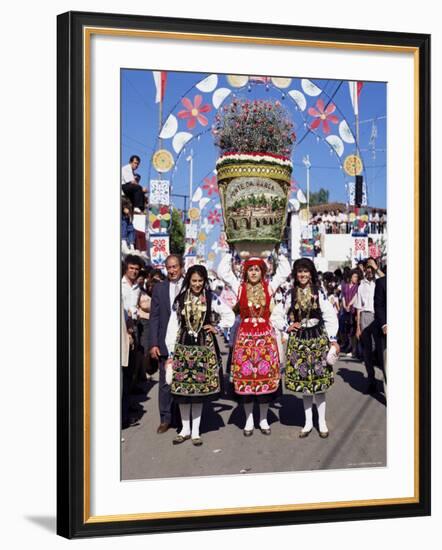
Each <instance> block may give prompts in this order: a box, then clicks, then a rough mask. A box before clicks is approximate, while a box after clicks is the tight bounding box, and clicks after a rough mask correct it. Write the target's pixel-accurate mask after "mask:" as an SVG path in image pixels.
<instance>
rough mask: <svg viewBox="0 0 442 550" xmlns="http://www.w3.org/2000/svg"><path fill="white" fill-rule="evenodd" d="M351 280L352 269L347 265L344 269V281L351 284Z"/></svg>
mask: <svg viewBox="0 0 442 550" xmlns="http://www.w3.org/2000/svg"><path fill="white" fill-rule="evenodd" d="M350 278H351V269H350V268H349V267H348V265H346V266H345V267H344V271H343V273H342V279H343V280H344V281H345V282H346V283H349V282H350Z"/></svg>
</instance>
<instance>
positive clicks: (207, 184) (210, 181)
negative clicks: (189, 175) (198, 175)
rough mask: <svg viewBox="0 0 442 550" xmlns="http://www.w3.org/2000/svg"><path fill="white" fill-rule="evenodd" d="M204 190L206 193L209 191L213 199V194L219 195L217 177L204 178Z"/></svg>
mask: <svg viewBox="0 0 442 550" xmlns="http://www.w3.org/2000/svg"><path fill="white" fill-rule="evenodd" d="M202 188H203V189H204V191H207V194H208V195H209V197H211V196H212V195H213V194H217V195H218V193H219V191H218V182H217V180H216V176H212V177H211V178H204V185H203V186H202Z"/></svg>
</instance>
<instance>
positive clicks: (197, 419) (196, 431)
mask: <svg viewBox="0 0 442 550" xmlns="http://www.w3.org/2000/svg"><path fill="white" fill-rule="evenodd" d="M202 410H203V404H202V403H192V439H196V438H197V437H199V436H200V424H201V412H202Z"/></svg>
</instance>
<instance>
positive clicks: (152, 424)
mask: <svg viewBox="0 0 442 550" xmlns="http://www.w3.org/2000/svg"><path fill="white" fill-rule="evenodd" d="M226 358H227V353H226V350H225V349H223V359H224V362H225V361H226ZM335 373H336V377H335V383H334V385H333V387H332V388H331V389H330V391H329V392H328V393H327V415H326V418H327V425H328V429H329V432H330V436H329V437H328V438H327V439H321V438H320V437H319V434H318V432H317V429H314V430H313V431H312V432H311V434H310V435H309V437H307V438H305V439H299V438H298V432H299V430H300V429H301V427H302V426H303V423H304V413H303V406H302V400H301V399H300V398H298V397H297V396H296V395H294V394H284V395H282V396H281V398H280V399H279V400H278V401H277V402H275V403H273V404H271V405H270V411H269V423H270V425H271V428H272V433H271V435H270V436H265V435H263V434H261V432H260V430H259V429H256V428H255V431H254V434H253V436H252V437H244V435H243V432H242V428H243V426H244V421H245V417H244V412H243V409H242V407H241V406H238V404H237V403H236V401H235V400H234V398H233V396H232V395H227V396H224V397H223V398H222V399H219V400H218V401H215V402H212V403H206V404H205V405H204V409H203V417H202V421H201V437H202V439H203V441H204V444H203V445H202V446H201V447H195V446H193V445H192V443H191V441H190V440H189V441H186V442H184V443H183V444H181V445H176V446H175V445H172V439H173V438H174V436H175V435H176V431H175V430H174V429H170V430H169V431H168V432H166V433H165V434H161V435H158V434H157V433H156V428H157V426H158V424H159V415H158V401H157V388H158V382H157V380H158V373H157V374H156V375H154V377H153V378H152V380H150V381H148V382H146V384H145V392H144V393H140V394H139V395H137V396H132V399H133V402H134V405H135V406H137V404H139V412H138V414H136V416H139V420H138V422H137V423H136V425H133V426H131V427H129V428H127V429H125V430H123V432H122V436H123V438H124V441H123V442H122V479H149V478H166V477H176V476H186V477H187V476H207V475H216V474H224V475H225V474H239V473H242V474H247V473H260V472H286V471H302V470H319V469H330V468H355V467H381V466H385V465H386V456H385V452H386V406H385V399H384V396H383V394H382V393H378V394H376V395H373V396H372V395H368V394H366V393H365V388H366V382H365V374H364V373H365V369H364V367H363V365H362V364H361V363H359V362H358V361H356V360H355V359H352V358H347V357H341V359H340V361H339V362H338V363H337V364H336V365H335ZM376 374H377V377H378V378H379V379H380V377H381V375H380V371H379V370H378V369H376ZM225 386H226V388H229V386H230V385H229V383H228V382H227V381H226V384H225ZM378 386H379V389H382V382H380V381H379V382H378ZM229 391H230V388H229ZM313 419H314V423H315V426H316V427H317V415H316V410H315V409H314V411H313ZM258 420H259V416H258V410H257V409H255V426H258Z"/></svg>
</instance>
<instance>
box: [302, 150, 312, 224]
mask: <svg viewBox="0 0 442 550" xmlns="http://www.w3.org/2000/svg"><path fill="white" fill-rule="evenodd" d="M302 162H303V164H304V166H305V167H306V168H307V223H309V221H310V168H311V167H312V164H311V162H310V157H309V155H305V157H304V158H303V159H302Z"/></svg>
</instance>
